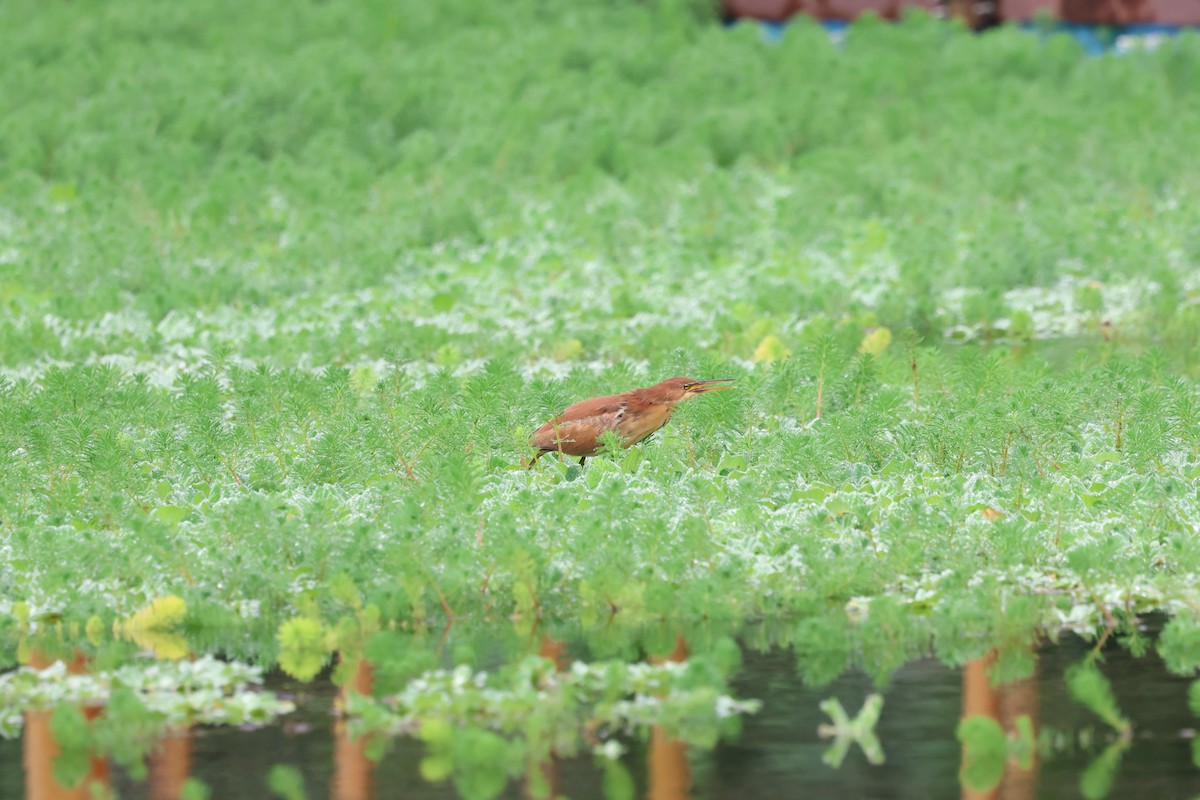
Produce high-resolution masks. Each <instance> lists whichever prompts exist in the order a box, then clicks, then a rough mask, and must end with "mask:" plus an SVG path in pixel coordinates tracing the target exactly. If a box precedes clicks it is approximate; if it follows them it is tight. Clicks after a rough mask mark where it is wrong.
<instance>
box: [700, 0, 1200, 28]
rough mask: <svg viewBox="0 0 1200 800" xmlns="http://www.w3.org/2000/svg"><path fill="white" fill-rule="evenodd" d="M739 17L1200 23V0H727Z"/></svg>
mask: <svg viewBox="0 0 1200 800" xmlns="http://www.w3.org/2000/svg"><path fill="white" fill-rule="evenodd" d="M723 2H724V6H725V10H726V12H727V13H728V14H729V15H731V16H734V17H745V18H750V19H760V20H768V21H774V22H780V21H783V20H785V19H787V18H788V17H791V16H792V15H794V14H809V15H811V16H813V17H816V18H817V19H822V20H852V19H854V18H855V17H857V16H858V15H860V14H862V13H863V12H866V11H874V12H875V13H876V14H878V15H879V16H880V17H883V18H884V19H897V18H899V16H900V14H901V12H902V11H903V10H904V9H906V8H923V9H925V10H926V11H932V12H934V13H941V14H944V15H946V16H956V17H961V18H963V19H965V20H966V21H967V22H968V23H970V24H971V25H973V26H975V27H980V26H981V25H986V24H989V23H991V22H996V21H1000V22H1029V21H1031V20H1033V19H1034V18H1035V17H1036V16H1037V15H1039V14H1049V15H1050V16H1051V17H1052V18H1054V19H1058V20H1061V21H1063V22H1070V23H1078V24H1083V25H1112V26H1123V25H1146V24H1155V25H1180V26H1184V25H1188V26H1192V25H1200V0H723Z"/></svg>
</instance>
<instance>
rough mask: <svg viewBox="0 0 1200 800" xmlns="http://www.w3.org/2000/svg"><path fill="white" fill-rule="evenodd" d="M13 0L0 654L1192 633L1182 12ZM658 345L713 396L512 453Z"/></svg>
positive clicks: (1025, 642)
mask: <svg viewBox="0 0 1200 800" xmlns="http://www.w3.org/2000/svg"><path fill="white" fill-rule="evenodd" d="M35 5H36V8H35ZM10 11H11V13H8V14H6V15H5V18H6V24H4V25H0V50H2V51H3V52H4V53H5V58H4V59H3V64H2V65H0V95H2V96H4V97H5V104H6V113H5V116H4V122H3V124H2V125H0V307H2V308H3V312H4V313H3V314H0V474H3V476H4V479H3V481H2V482H0V555H2V557H0V587H2V588H0V663H2V664H3V665H5V666H15V665H16V664H18V663H22V662H25V661H27V660H28V659H29V654H30V653H31V652H34V651H35V650H37V649H41V650H56V651H61V652H64V653H67V654H74V653H79V654H81V655H82V657H85V658H89V659H92V660H93V663H99V662H100V661H103V660H104V659H111V660H113V661H120V660H121V659H128V658H130V657H132V654H133V653H134V652H135V651H143V652H145V651H149V652H153V653H155V654H157V655H158V656H159V657H160V658H166V659H178V658H182V657H184V656H186V655H204V654H214V653H220V654H222V656H223V657H225V658H228V659H233V660H240V661H247V662H252V663H254V664H258V665H263V666H267V665H275V664H282V665H283V666H284V667H285V668H287V669H289V670H290V671H291V672H292V673H293V674H295V675H298V676H301V677H304V678H312V677H315V676H317V675H320V674H322V670H324V669H325V668H327V667H331V666H332V665H334V664H335V662H336V663H350V662H353V660H355V659H358V658H361V657H366V658H369V659H370V661H371V663H373V664H375V665H376V666H377V669H378V673H377V674H378V675H380V676H382V677H381V680H380V684H379V688H377V693H378V694H380V696H381V697H382V696H384V694H385V693H394V692H402V691H403V690H404V686H405V685H407V682H408V681H412V680H416V679H418V678H419V676H421V675H423V674H426V673H427V672H428V671H429V670H437V669H450V668H460V669H470V670H479V669H483V668H484V666H485V665H484V664H483V663H482V662H483V660H484V658H483V656H482V655H481V653H483V652H485V649H486V648H485V645H484V644H482V642H484V641H499V642H501V643H502V647H501V649H502V651H503V652H504V653H505V656H504V659H505V660H506V661H510V662H511V663H513V664H516V663H523V662H521V658H522V657H524V656H525V655H528V654H529V652H530V650H531V649H532V646H531V644H530V643H531V642H535V641H537V640H538V639H539V638H540V637H543V636H558V637H560V638H562V639H563V640H569V641H571V642H572V643H573V644H572V646H573V647H578V648H580V649H579V652H580V653H582V654H583V655H582V656H580V657H581V658H585V660H592V661H595V662H596V663H597V664H599V663H607V662H606V661H605V659H617V660H625V661H636V660H640V659H642V658H643V657H645V656H646V655H647V654H653V653H658V654H662V653H664V652H666V651H669V649H670V642H672V641H674V638H675V637H676V636H677V635H679V634H680V633H684V634H686V637H687V639H688V644H689V647H690V648H691V649H692V652H693V653H694V654H696V656H697V657H707V656H710V655H712V652H713V649H714V648H716V647H717V645H716V643H717V642H720V641H725V640H726V639H727V638H728V637H731V636H740V637H743V638H744V639H747V640H750V639H753V638H754V637H756V636H758V635H759V633H757V631H761V630H770V631H771V635H770V640H771V642H773V643H774V644H775V645H778V646H786V647H790V648H791V649H792V650H793V652H794V654H795V659H796V662H797V667H798V670H799V672H800V674H801V675H802V676H803V678H804V680H805V681H806V682H808V683H810V684H815V685H819V684H823V683H826V682H828V681H830V680H832V679H833V678H835V677H836V676H838V675H840V674H842V673H843V672H845V671H846V670H848V669H851V668H858V669H862V670H865V671H867V672H868V673H869V674H870V675H871V676H872V677H873V678H874V679H875V680H876V681H877V683H878V684H879V686H880V687H881V688H885V687H886V686H887V683H888V678H889V676H890V675H891V674H892V673H893V672H894V671H895V670H896V669H897V668H899V667H900V666H901V665H903V664H904V663H906V662H907V661H909V660H911V659H914V658H917V657H920V656H924V655H934V656H936V657H937V658H939V659H941V660H943V661H944V662H946V663H948V664H961V663H964V662H966V661H968V660H970V659H974V658H978V657H981V656H983V655H984V654H985V653H988V652H991V651H995V653H996V664H995V676H996V678H997V679H998V680H1000V679H1004V678H1012V677H1018V676H1021V675H1027V674H1029V672H1030V671H1031V670H1032V669H1033V665H1034V660H1035V655H1034V654H1033V652H1034V651H1033V650H1032V649H1031V647H1032V646H1034V645H1036V644H1038V643H1040V642H1042V641H1044V640H1046V639H1053V638H1054V637H1056V636H1057V635H1059V634H1060V633H1061V632H1062V631H1064V630H1070V631H1074V632H1077V633H1079V634H1081V635H1084V636H1086V637H1089V638H1092V639H1093V640H1094V641H1096V642H1097V644H1098V645H1099V644H1105V645H1108V644H1112V643H1117V644H1119V645H1121V646H1125V647H1129V648H1133V649H1135V650H1137V651H1138V652H1143V651H1145V650H1147V649H1148V648H1150V647H1155V648H1157V650H1158V652H1159V653H1160V654H1161V655H1162V657H1163V658H1164V659H1165V660H1166V663H1167V664H1168V665H1169V666H1170V668H1171V669H1172V670H1173V671H1175V672H1178V673H1182V674H1190V673H1192V672H1194V671H1195V670H1196V668H1197V667H1198V666H1200V595H1197V591H1196V585H1197V579H1198V576H1200V546H1198V545H1197V541H1198V539H1197V530H1196V524H1197V523H1196V520H1198V519H1200V386H1198V384H1197V369H1198V362H1197V359H1196V354H1197V353H1198V352H1200V279H1198V278H1197V276H1198V275H1200V269H1197V266H1198V262H1200V211H1198V209H1200V196H1198V189H1197V187H1200V160H1197V159H1196V158H1195V157H1194V150H1195V148H1194V144H1193V143H1194V142H1196V141H1200V46H1198V45H1197V42H1196V38H1195V37H1194V36H1190V35H1185V36H1181V37H1179V38H1178V39H1177V40H1175V41H1172V42H1169V43H1167V44H1165V45H1164V46H1162V47H1160V48H1158V49H1157V50H1155V51H1154V52H1138V53H1133V54H1130V55H1129V56H1127V57H1122V58H1100V59H1089V58H1086V57H1084V55H1083V54H1082V53H1081V52H1080V50H1079V48H1078V47H1077V46H1076V45H1074V44H1073V43H1072V42H1071V41H1070V40H1069V39H1067V38H1066V37H1049V38H1044V39H1040V38H1038V37H1034V36H1028V35H1025V34H1023V33H1021V32H1019V31H1016V30H1001V31H998V32H995V33H992V34H989V35H986V36H980V37H976V36H972V35H969V34H967V33H965V32H962V31H959V30H957V29H954V28H952V27H947V26H945V25H942V24H940V23H938V22H937V21H935V20H932V19H930V18H927V17H924V16H920V15H915V16H912V17H910V18H908V19H906V20H905V21H904V22H903V23H902V24H898V25H883V24H878V23H876V22H872V21H864V22H863V23H861V24H857V25H855V26H853V27H852V28H851V30H850V32H849V35H848V36H847V39H846V41H845V44H844V46H843V47H840V48H839V47H836V46H835V45H834V44H832V43H831V42H830V41H829V40H828V37H827V36H826V34H825V33H824V32H823V31H822V30H821V29H819V28H818V27H817V26H815V25H812V24H809V23H805V22H803V21H799V22H797V23H796V24H794V25H792V26H790V27H789V28H788V30H787V31H786V33H785V34H784V36H783V37H782V39H781V40H780V41H779V42H777V43H775V44H772V45H766V44H764V43H763V42H762V41H760V39H759V37H758V35H757V33H756V32H755V30H754V29H753V28H752V27H751V26H736V27H734V28H732V29H727V28H724V27H722V26H720V25H719V24H717V23H716V21H715V20H714V19H713V17H712V14H711V11H710V10H708V9H707V7H706V5H705V4H703V3H689V2H668V1H666V0H663V2H647V3H618V4H611V3H601V2H580V3H574V4H572V5H571V7H570V8H569V9H562V8H555V9H553V10H552V11H548V10H547V8H546V7H545V4H542V3H539V2H533V0H529V1H528V2H526V1H525V0H522V1H521V2H513V3H505V4H503V6H500V5H492V6H488V5H486V4H485V5H483V6H481V5H480V4H478V3H471V2H465V0H463V1H457V0H456V1H455V2H447V3H438V4H429V3H417V2H402V3H395V2H375V1H372V2H365V3H356V4H350V5H346V4H315V5H310V6H305V7H303V8H297V9H293V12H294V13H289V14H287V15H280V14H279V13H278V12H277V10H276V9H275V7H274V6H273V5H272V4H270V3H267V2H265V0H252V1H251V2H249V3H246V2H237V3H234V2H232V0H228V1H227V2H226V1H225V0H222V2H216V3H210V4H203V5H196V4H160V3H150V2H148V1H147V0H116V1H115V2H110V3H106V4H104V5H103V7H96V8H88V9H80V8H76V7H75V6H69V5H54V4H52V5H50V6H45V7H43V4H35V3H33V2H32V0H17V3H16V5H15V6H14V7H13V8H12V9H10ZM501 42H503V43H504V46H499V43H501ZM680 374H686V375H705V376H707V375H721V376H723V377H732V378H736V384H737V387H738V388H737V390H736V391H733V392H724V393H721V394H720V395H716V396H714V397H711V398H708V399H707V400H706V402H704V403H694V404H688V405H687V406H684V407H681V408H680V409H679V411H678V413H677V414H676V416H675V418H674V421H673V422H672V424H671V425H670V426H668V427H667V428H665V429H664V430H663V431H662V432H661V433H660V434H659V435H658V436H657V437H656V438H655V440H654V441H651V442H648V443H645V444H643V445H641V446H639V447H637V448H634V449H630V450H619V449H616V448H610V449H609V450H608V451H606V452H605V453H604V454H601V455H600V456H599V457H597V458H596V459H594V460H592V461H591V462H590V463H589V464H588V465H587V468H586V469H584V470H580V469H579V468H578V467H577V466H572V465H569V464H562V463H559V462H558V461H557V459H556V458H554V457H553V456H548V457H547V458H545V459H543V461H544V462H545V463H544V464H542V465H541V466H542V467H543V468H542V469H539V470H537V471H533V472H527V471H523V470H521V469H520V465H521V462H522V460H523V459H525V458H527V457H528V456H529V455H530V454H529V452H528V446H527V440H528V437H529V434H530V432H531V431H532V429H533V428H534V427H535V426H536V425H537V424H538V422H540V421H541V420H544V419H547V418H548V417H549V416H550V415H552V414H554V413H556V412H558V411H559V410H561V409H562V408H564V407H565V406H566V405H568V404H569V403H571V402H574V401H576V400H579V399H583V398H586V397H591V396H596V395H602V394H610V393H613V392H619V391H624V390H626V389H629V388H632V387H634V386H643V385H648V384H651V383H654V382H657V381H658V380H661V379H663V378H665V377H668V376H671V375H680ZM1150 612H1161V613H1163V614H1165V615H1166V616H1167V618H1168V621H1167V622H1166V625H1165V628H1164V629H1163V631H1162V633H1161V635H1160V636H1159V637H1158V638H1157V640H1156V641H1153V642H1152V641H1149V640H1148V638H1147V637H1146V636H1145V635H1144V634H1143V633H1142V632H1141V631H1140V629H1139V626H1138V620H1139V617H1140V616H1141V615H1145V614H1147V613H1150ZM751 623H754V626H753V627H751V626H750V624H751ZM447 630H449V631H451V633H450V634H444V633H443V632H444V631H447ZM443 637H446V638H443ZM447 641H449V642H452V643H453V644H451V645H446V644H445V643H446V642H447ZM335 653H340V654H341V655H342V657H345V658H348V659H349V662H338V659H337V658H335ZM586 668H587V669H591V668H592V667H586ZM630 669H632V667H630ZM343 672H344V670H341V669H340V668H339V669H338V670H335V672H334V675H335V677H337V678H338V679H342V678H344V675H343ZM447 674H458V673H447ZM472 674H474V673H473V672H472ZM564 680H565V678H564ZM123 696H125V697H126V699H128V695H127V694H124V695H123ZM381 697H377V698H376V699H375V701H373V702H382V700H381ZM118 705H119V704H118ZM389 713H391V712H389ZM480 735H482V734H480ZM488 735H495V733H494V731H492V732H489V733H488ZM860 741H861V740H860ZM884 744H885V746H886V743H884ZM431 769H432V768H431ZM438 769H441V767H439V768H438ZM280 774H281V775H284V776H285V777H284V778H280V780H281V781H284V782H285V783H286V780H285V779H286V774H285V773H280ZM614 780H618V779H614ZM289 785H290V784H289Z"/></svg>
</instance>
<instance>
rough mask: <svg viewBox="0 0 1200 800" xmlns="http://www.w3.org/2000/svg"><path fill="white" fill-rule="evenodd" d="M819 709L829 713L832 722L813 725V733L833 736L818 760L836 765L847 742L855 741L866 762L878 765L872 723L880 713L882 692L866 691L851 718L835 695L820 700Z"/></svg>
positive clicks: (847, 749) (880, 760)
mask: <svg viewBox="0 0 1200 800" xmlns="http://www.w3.org/2000/svg"><path fill="white" fill-rule="evenodd" d="M821 710H822V711H824V712H825V713H826V714H828V715H829V719H830V720H831V721H832V724H829V725H821V726H820V727H818V728H817V734H818V735H819V736H820V737H821V738H822V739H830V738H832V739H833V740H834V741H833V745H832V746H831V747H830V748H829V749H828V750H826V751H825V753H824V754H823V755H822V756H821V760H822V761H824V762H825V763H826V764H828V765H829V766H831V767H833V768H834V769H837V768H838V767H840V766H841V765H842V761H843V760H844V759H845V758H846V754H847V753H848V752H850V748H851V746H853V745H854V744H855V743H857V744H858V746H859V747H861V748H862V751H863V755H865V756H866V757H867V761H868V762H869V763H871V764H875V765H878V764H882V763H883V762H884V755H883V746H882V745H881V744H880V742H879V737H878V736H877V735H876V734H875V723H877V722H878V721H879V715H880V714H881V713H883V695H879V694H870V695H867V699H866V700H865V701H863V707H862V710H861V711H859V712H858V716H856V717H855V718H854V719H850V715H849V714H847V713H846V710H845V709H844V708H842V704H841V702H840V701H839V700H838V699H837V698H836V697H831V698H829V699H828V700H822V701H821Z"/></svg>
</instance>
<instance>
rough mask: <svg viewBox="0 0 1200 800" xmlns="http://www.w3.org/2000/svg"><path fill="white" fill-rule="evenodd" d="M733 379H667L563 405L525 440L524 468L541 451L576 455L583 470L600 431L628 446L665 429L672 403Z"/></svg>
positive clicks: (595, 449)
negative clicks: (528, 454) (530, 450)
mask: <svg viewBox="0 0 1200 800" xmlns="http://www.w3.org/2000/svg"><path fill="white" fill-rule="evenodd" d="M732 380H733V379H732V378H713V379H711V380H704V381H698V380H693V379H692V378H684V377H678V378H667V379H666V380H665V381H662V382H661V383H656V384H654V385H653V386H646V387H643V388H641V389H630V390H629V391H628V392H622V393H621V394H611V395H608V396H606V397H593V398H592V399H590V400H583V401H581V402H578V403H575V404H574V405H571V406H567V408H566V410H564V411H563V412H562V413H561V414H559V415H558V416H556V417H552V418H551V419H550V420H549V421H548V422H546V423H544V424H543V425H542V426H541V427H539V428H538V429H537V430H536V431H534V432H533V435H532V436H530V437H529V446H530V447H532V448H533V449H534V450H535V451H536V452H535V453H534V455H533V458H532V459H531V460H530V462H529V464H528V465H527V466H526V469H532V468H533V465H534V464H536V463H537V460H538V459H539V458H541V457H542V456H544V455H545V454H546V453H561V454H563V455H567V456H579V466H581V467H582V466H583V465H584V463H586V461H587V458H588V456H594V455H595V454H596V453H597V452H598V451H599V450H600V437H601V436H602V435H603V434H604V432H605V431H616V433H617V434H618V435H619V436H620V437H621V446H622V447H631V446H633V445H635V444H637V443H638V442H640V441H643V440H645V439H646V438H647V437H648V436H650V435H651V434H653V433H654V432H655V431H657V430H658V429H659V428H661V427H662V426H663V425H666V424H667V420H669V419H670V418H671V414H672V413H674V411H675V406H676V405H677V404H679V403H682V402H683V401H684V400H690V399H691V398H693V397H695V396H697V395H700V394H706V393H708V392H718V391H721V390H722V389H732V388H733V387H732V386H729V385H728V384H729V383H730V381H732Z"/></svg>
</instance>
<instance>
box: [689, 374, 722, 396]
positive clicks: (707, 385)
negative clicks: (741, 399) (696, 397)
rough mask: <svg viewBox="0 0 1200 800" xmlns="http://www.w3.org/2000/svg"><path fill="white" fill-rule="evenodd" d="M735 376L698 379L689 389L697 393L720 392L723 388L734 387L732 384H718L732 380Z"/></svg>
mask: <svg viewBox="0 0 1200 800" xmlns="http://www.w3.org/2000/svg"><path fill="white" fill-rule="evenodd" d="M732 380H733V378H713V379H712V380H710V381H696V382H695V383H693V384H692V385H691V386H690V387H688V390H689V391H692V392H695V393H696V394H704V393H705V392H719V391H721V390H723V389H732V388H733V387H732V386H717V385H716V384H725V383H729V382H730V381H732Z"/></svg>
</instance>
